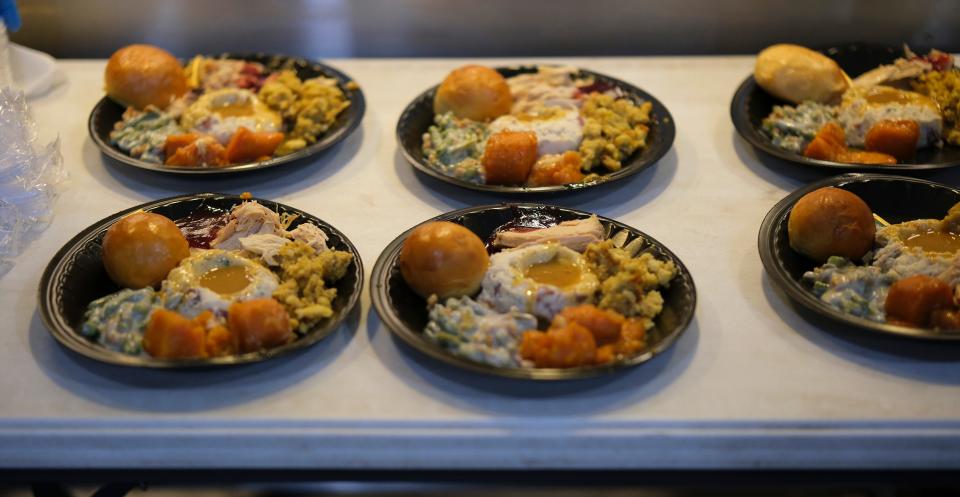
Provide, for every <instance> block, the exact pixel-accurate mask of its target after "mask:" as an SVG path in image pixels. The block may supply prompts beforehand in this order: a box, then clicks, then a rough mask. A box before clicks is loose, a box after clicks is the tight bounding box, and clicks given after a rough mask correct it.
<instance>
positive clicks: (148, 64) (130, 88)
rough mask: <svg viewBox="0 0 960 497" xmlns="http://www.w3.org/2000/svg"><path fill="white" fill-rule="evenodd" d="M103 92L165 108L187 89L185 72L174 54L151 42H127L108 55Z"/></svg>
mask: <svg viewBox="0 0 960 497" xmlns="http://www.w3.org/2000/svg"><path fill="white" fill-rule="evenodd" d="M104 85H105V90H106V92H107V96H109V97H110V98H112V99H113V100H115V101H116V102H118V103H120V104H123V105H129V106H133V107H135V108H137V109H143V108H144V107H146V106H147V105H154V106H156V107H158V108H160V109H165V108H166V107H167V106H168V105H170V101H171V100H173V99H175V98H177V97H179V96H180V95H183V94H184V93H186V92H187V76H186V75H185V74H184V72H183V68H182V67H181V66H180V61H178V60H177V58H176V57H174V56H173V55H171V54H170V52H167V51H166V50H163V49H162V48H158V47H155V46H152V45H129V46H126V47H123V48H121V49H120V50H117V51H116V52H114V53H113V55H111V56H110V60H109V61H108V62H107V70H106V72H105V73H104Z"/></svg>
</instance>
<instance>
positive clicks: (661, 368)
mask: <svg viewBox="0 0 960 497" xmlns="http://www.w3.org/2000/svg"><path fill="white" fill-rule="evenodd" d="M541 61H544V62H551V63H563V64H574V65H578V66H582V67H585V68H589V69H592V70H595V71H597V72H601V73H606V74H609V75H611V76H614V77H617V78H620V79H623V80H625V81H627V82H630V83H633V84H635V85H637V86H639V87H640V88H642V89H644V90H646V91H648V92H649V93H651V94H653V95H654V96H656V97H657V98H658V99H659V100H660V101H661V102H663V103H664V105H666V106H667V108H668V109H670V112H671V113H672V114H673V117H674V119H675V121H676V125H677V137H676V141H675V143H674V146H673V149H672V150H671V151H670V152H669V153H668V154H667V155H666V157H664V158H663V159H662V160H661V161H660V162H659V163H658V164H657V165H656V166H654V167H652V168H649V169H647V170H645V171H643V172H641V173H640V174H638V175H635V176H632V177H630V178H628V179H626V180H623V181H618V182H615V183H612V184H607V185H604V186H602V187H599V188H591V189H587V190H585V191H581V192H576V193H572V194H565V195H559V196H552V197H535V198H532V199H531V198H530V197H517V196H513V197H504V196H496V195H488V194H481V193H476V192H471V191H467V190H463V189H459V188H456V187H453V186H450V185H446V184H443V183H440V182H438V181H436V180H433V179H431V178H428V177H424V176H422V175H420V174H419V173H415V172H414V169H413V168H412V167H410V166H409V165H408V164H407V163H406V162H405V161H404V158H403V156H402V154H401V152H400V151H399V150H398V148H397V144H396V140H395V138H394V130H395V126H396V122H397V118H398V116H399V115H400V112H401V111H402V109H403V108H404V106H405V105H406V104H407V103H408V102H409V101H410V100H411V99H413V98H414V97H415V96H416V95H417V94H419V93H420V92H421V91H423V90H424V89H425V88H427V87H429V86H430V85H433V84H436V83H437V82H438V81H440V80H441V79H442V78H443V77H444V75H445V74H446V73H447V72H448V71H449V70H450V69H452V68H454V67H456V66H458V65H461V64H464V63H466V62H467V61H466V60H449V59H446V60H444V59H389V60H374V59H365V60H330V61H327V62H329V63H330V64H331V65H333V66H334V67H337V68H339V69H341V70H343V71H344V72H346V73H347V74H349V75H351V76H352V77H353V78H355V79H356V81H357V82H358V83H359V84H360V86H361V87H362V88H363V90H364V92H365V96H366V99H367V111H366V115H365V117H364V120H363V122H362V124H361V127H360V129H359V130H357V131H356V132H355V133H354V134H353V135H351V136H350V137H349V138H348V139H346V140H345V141H344V142H342V143H341V144H340V145H338V146H336V147H334V148H333V149H331V150H329V151H328V152H327V153H325V154H322V155H321V156H320V157H319V158H317V159H316V160H313V161H312V162H309V163H306V164H301V165H294V166H289V167H287V166H284V167H280V168H271V169H267V170H263V171H259V172H254V173H249V174H240V175H235V176H229V177H227V176H222V177H193V176H190V177H181V176H175V175H163V174H157V173H153V172H150V171H142V170H136V169H133V168H130V167H127V166H122V165H118V164H114V163H111V162H107V160H106V159H104V158H103V157H101V155H100V152H99V151H98V149H97V148H96V147H95V146H94V144H93V142H92V141H91V140H90V138H89V137H88V135H87V127H86V124H87V118H88V115H89V112H90V110H91V108H92V107H93V106H94V104H95V103H96V102H97V100H98V99H99V98H101V97H102V76H103V68H104V63H105V62H104V61H101V60H95V61H94V60H90V61H60V63H59V65H60V69H61V71H62V72H63V73H64V75H65V81H64V82H62V83H61V84H60V85H58V86H57V87H55V88H54V89H53V90H52V91H51V92H49V93H48V94H47V95H45V96H43V97H41V98H38V99H35V100H33V101H32V102H31V105H32V107H33V112H34V115H35V118H36V120H37V122H38V125H39V133H40V137H41V139H43V140H48V139H52V138H53V137H54V136H57V135H59V137H60V139H61V141H62V152H63V156H64V164H65V166H66V169H67V170H68V172H69V175H70V177H69V180H68V182H67V183H66V185H65V186H64V188H63V191H62V195H61V197H60V198H59V200H58V201H57V204H56V216H55V219H54V221H53V224H52V225H51V226H50V227H49V228H47V229H46V231H44V232H43V233H42V234H40V236H39V237H38V238H37V239H35V240H34V241H33V242H32V243H31V245H30V246H29V248H28V249H27V250H26V252H25V253H24V254H22V255H21V256H19V257H18V258H17V259H16V260H15V261H14V262H15V265H14V267H13V268H12V269H11V270H10V271H9V272H8V273H6V274H5V275H4V276H2V279H0V314H2V316H3V321H4V324H5V326H4V327H3V332H2V333H0V399H2V400H0V466H2V467H4V468H33V469H43V468H49V469H57V468H60V469H63V468H71V469H84V468H104V469H105V468H109V469H125V468H145V467H150V468H192V469H208V468H233V469H243V468H251V469H252V468H258V469H279V468H283V469H308V468H311V469H331V470H338V469H384V470H391V469H392V470H397V469H400V470H403V469H421V470H430V469H471V470H472V469H488V470H489V469H661V468H670V469H737V470H752V469H768V468H769V469H811V468H822V469H827V468H829V469H869V468H896V469H922V468H932V469H948V468H960V362H958V361H960V347H957V346H956V345H954V344H944V343H927V342H916V341H906V340H902V339H889V338H884V337H878V336H870V335H868V334H867V333H865V332H862V331H858V330H853V329H845V328H843V327H840V326H836V325H832V324H830V323H827V322H822V321H818V320H816V319H815V318H813V317H811V316H805V315H803V314H801V311H800V310H799V309H797V308H795V307H793V306H792V305H790V304H789V303H787V301H786V300H785V298H784V297H783V296H782V295H781V294H780V293H779V292H778V291H777V290H776V288H774V287H773V286H772V284H771V280H770V279H769V278H768V277H767V276H766V275H765V273H764V271H763V268H762V267H761V264H760V258H759V256H758V253H757V232H758V229H759V226H760V223H761V220H762V219H763V217H764V215H765V214H766V212H767V211H768V210H769V209H770V208H771V207H772V206H773V205H774V204H775V203H776V202H777V201H778V200H779V199H781V198H782V197H783V196H785V195H786V194H787V193H788V192H790V191H792V190H794V189H796V188H798V187H800V186H802V185H804V184H805V183H807V182H810V181H813V180H816V179H819V178H822V177H825V174H826V173H824V172H821V171H814V170H809V169H803V168H800V167H798V166H793V165H790V164H788V163H783V162H778V161H774V160H771V159H767V158H763V157H758V156H757V155H756V154H755V153H754V152H753V151H752V149H750V148H749V146H747V145H746V144H745V142H743V141H742V140H741V139H740V138H739V137H738V136H737V135H736V133H735V131H734V129H733V126H732V124H731V121H730V116H729V104H730V99H731V97H732V95H733V92H734V90H735V89H736V87H737V85H738V84H739V83H740V82H741V81H742V80H743V78H745V77H746V76H747V75H748V74H749V73H750V71H751V70H752V64H753V58H752V57H671V58H582V59H572V58H571V59H541ZM471 62H479V63H484V64H493V65H505V64H510V63H516V62H520V61H519V60H504V59H498V60H481V61H471ZM522 62H524V63H529V62H531V61H530V60H528V59H524V60H523V61H522ZM927 178H929V179H932V180H935V181H940V182H944V183H948V184H952V185H958V184H960V170H954V171H943V172H939V173H935V174H929V175H927ZM205 191H214V192H226V193H240V192H244V191H250V192H252V193H253V194H254V195H255V196H258V197H262V198H268V199H273V200H277V201H280V202H283V203H285V204H288V205H291V206H293V207H297V208H299V209H302V210H305V211H307V212H310V213H312V214H314V215H316V216H318V217H320V218H321V219H324V220H325V221H327V222H329V223H331V224H332V225H334V226H336V227H337V228H338V229H340V230H341V231H343V232H344V233H345V234H346V235H347V236H348V237H349V238H350V239H351V240H352V241H353V242H354V244H355V245H356V246H357V247H358V249H359V251H360V254H361V256H362V258H363V263H364V266H365V268H366V271H367V275H366V276H367V277H368V278H369V271H370V268H372V267H373V263H374V262H375V260H376V258H377V256H378V255H379V253H380V251H381V249H383V248H384V247H385V246H386V245H387V244H388V243H390V241H391V240H393V239H394V238H395V237H396V236H397V235H398V234H399V233H401V232H402V231H404V230H405V229H407V228H409V227H411V226H413V225H415V224H417V223H419V222H421V221H423V220H425V219H427V218H430V217H433V216H435V215H437V214H440V213H442V212H445V211H449V210H453V209H459V208H462V207H467V206H473V205H482V204H494V203H500V202H505V201H510V200H515V201H517V200H521V201H529V200H536V201H543V202H548V203H555V204H558V205H563V206H568V207H575V208H578V209H584V210H588V211H594V212H597V213H599V214H602V215H605V216H608V217H612V218H614V219H617V220H619V221H621V222H624V223H626V224H628V225H631V226H634V227H636V228H638V229H640V230H642V231H644V232H646V233H648V234H650V235H651V236H653V237H655V238H656V239H658V240H659V241H661V242H662V243H664V244H665V245H666V246H667V247H669V248H670V249H671V250H672V251H673V252H674V253H676V255H677V256H678V257H679V258H680V259H681V260H682V261H684V263H685V264H686V266H687V267H688V268H689V270H690V272H691V273H692V275H693V278H694V280H695V282H696V285H697V289H698V306H697V310H696V316H695V318H694V320H693V322H692V323H691V325H690V327H689V328H688V329H687V330H686V332H685V333H684V334H683V335H682V336H681V337H680V339H679V340H678V341H677V342H676V343H675V344H674V346H673V347H672V348H671V349H670V350H668V351H667V352H666V353H664V354H662V355H660V356H658V357H656V358H655V359H653V360H652V361H650V362H648V363H645V364H642V365H640V366H639V367H637V368H634V369H632V370H628V371H625V372H621V373H616V374H612V375H608V376H605V377H601V378H596V379H591V380H582V381H574V382H568V383H531V382H523V381H515V380H506V379H498V378H492V377H483V376H479V375H476V374H473V373H469V372H465V371H460V370H456V369H452V368H450V367H447V366H444V365H441V364H439V363H437V362H436V361H434V360H431V359H429V358H427V357H426V356H423V355H422V354H420V353H419V352H417V351H414V350H411V349H410V348H408V347H407V346H405V345H404V344H403V343H401V342H400V341H399V340H397V339H394V338H393V337H392V336H391V333H390V332H389V330H387V328H386V327H385V326H384V325H383V324H382V323H381V321H380V320H379V319H378V317H377V315H376V313H375V311H374V310H373V309H372V307H371V305H370V299H369V293H368V289H367V288H365V289H364V294H363V298H362V300H361V305H360V306H359V308H358V309H356V311H355V312H354V313H353V314H352V315H351V316H350V318H349V319H348V321H347V323H346V324H345V325H343V326H342V327H341V328H340V329H339V330H338V331H336V332H335V333H334V334H333V335H332V336H330V337H329V338H328V339H326V340H324V341H323V342H321V343H319V344H317V345H315V346H313V347H311V348H309V349H308V350H306V351H304V352H302V353H298V354H294V355H292V356H286V357H282V358H278V359H275V360H271V361H267V362H265V363H261V364H257V365H252V366H243V367H233V368H223V369H217V370H186V371H148V370H138V369H128V368H122V367H116V366H107V365H103V364H99V363H96V362H93V361H90V360H88V359H86V358H83V357H80V356H77V355H76V354H74V353H72V352H70V351H68V350H66V349H65V348H64V347H62V346H60V345H59V344H58V343H57V342H56V341H55V340H54V339H53V337H52V336H51V335H50V334H49V333H48V332H47V330H46V329H45V327H44V324H43V322H42V319H41V318H40V315H39V312H38V305H37V287H38V283H39V281H40V276H41V274H42V272H43V270H44V267H45V266H46V265H47V263H48V262H49V261H50V258H51V257H52V256H53V255H54V254H55V253H56V251H57V250H58V249H59V248H60V247H61V246H62V245H63V244H64V243H65V242H66V241H67V240H69V239H70V238H71V237H73V236H74V235H75V234H76V233H77V232H79V231H80V230H82V229H83V228H85V227H86V226H88V225H90V224H92V223H94V222H95V221H97V220H100V219H102V218H104V217H106V216H108V215H110V214H113V213H115V212H117V211H120V210H122V209H126V208H128V207H131V206H133V205H136V204H139V203H142V202H146V201H149V200H154V199H158V198H162V197H167V196H173V195H178V194H183V193H189V192H205Z"/></svg>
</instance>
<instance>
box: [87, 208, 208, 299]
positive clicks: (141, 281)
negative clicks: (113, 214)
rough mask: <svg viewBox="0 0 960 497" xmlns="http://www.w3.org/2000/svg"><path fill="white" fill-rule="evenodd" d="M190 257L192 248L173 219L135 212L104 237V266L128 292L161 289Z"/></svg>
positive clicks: (111, 277) (116, 224)
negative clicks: (166, 279) (160, 285)
mask: <svg viewBox="0 0 960 497" xmlns="http://www.w3.org/2000/svg"><path fill="white" fill-rule="evenodd" d="M189 255H190V244H189V243H188V242H187V239H186V237H184V236H183V232H181V231H180V228H178V227H177V225H176V224H174V222H173V221H171V220H170V219H168V218H166V217H164V216H161V215H160V214H154V213H152V212H143V211H140V212H134V213H133V214H130V215H128V216H126V217H124V218H123V219H121V220H119V221H117V222H115V223H113V225H112V226H110V229H108V230H107V234H106V235H104V237H103V266H104V268H106V270H107V274H108V275H110V279H112V280H113V282H114V283H116V284H117V285H120V286H121V287H124V288H143V287H147V286H157V285H158V284H159V283H160V282H161V281H163V279H164V278H166V277H167V273H169V272H170V270H171V269H173V268H175V267H176V266H177V264H179V263H180V261H181V260H183V259H184V258H186V257H187V256H189Z"/></svg>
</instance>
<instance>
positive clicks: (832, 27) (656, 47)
mask: <svg viewBox="0 0 960 497" xmlns="http://www.w3.org/2000/svg"><path fill="white" fill-rule="evenodd" d="M18 3H19V5H20V10H21V14H22V16H23V28H22V29H21V30H20V32H18V33H14V34H13V36H12V39H13V40H14V41H15V42H17V43H20V44H23V45H26V46H29V47H32V48H36V49H39V50H42V51H45V52H47V53H50V54H51V55H54V56H56V57H74V58H77V57H79V58H92V57H96V58H102V57H108V56H109V55H110V53H112V52H113V51H114V50H116V49H117V48H119V47H121V46H123V45H126V44H129V43H135V42H147V43H153V44H156V45H160V46H162V47H165V48H167V49H168V50H170V51H172V52H173V53H175V54H176V55H178V56H181V57H186V56H190V55H193V54H195V53H218V52H225V51H231V52H256V51H264V52H274V53H284V54H290V55H301V56H307V57H313V58H330V57H400V56H404V57H406V56H423V57H438V56H451V57H453V56H551V55H596V56H601V55H680V54H749V53H755V52H757V51H758V50H760V49H761V48H763V47H764V46H767V45H770V44H773V43H777V42H792V43H800V44H804V45H808V46H815V47H816V46H826V45H831V44H835V43H842V42H851V41H859V42H876V43H886V44H895V45H898V44H900V43H904V42H906V43H909V44H911V45H912V46H918V47H920V46H926V47H931V46H932V47H937V48H940V49H942V50H948V51H952V52H958V51H960V1H944V0H941V1H932V0H909V1H907V0H893V1H891V0H873V1H867V0H835V1H828V0H797V1H782V0H778V1H765V0H718V1H711V0H673V1H652V0H593V1H591V0H272V1H269V0H112V1H111V0H18Z"/></svg>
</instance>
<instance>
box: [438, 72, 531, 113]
mask: <svg viewBox="0 0 960 497" xmlns="http://www.w3.org/2000/svg"><path fill="white" fill-rule="evenodd" d="M512 105H513V96H512V95H511V94H510V86H508V85H507V80H506V79H504V77H503V76H501V75H500V73H498V72H497V71H496V70H494V69H491V68H489V67H484V66H477V65H469V66H463V67H461V68H459V69H454V70H453V72H451V73H450V74H448V75H447V77H446V79H444V80H443V83H440V87H439V88H437V94H436V95H435V96H434V98H433V112H434V113H436V114H444V113H447V112H453V114H454V115H455V116H457V117H463V118H467V119H473V120H474V121H489V120H491V119H494V118H496V117H499V116H502V115H504V114H507V113H509V112H510V107H511V106H512Z"/></svg>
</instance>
